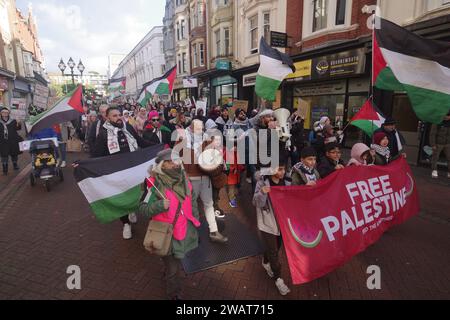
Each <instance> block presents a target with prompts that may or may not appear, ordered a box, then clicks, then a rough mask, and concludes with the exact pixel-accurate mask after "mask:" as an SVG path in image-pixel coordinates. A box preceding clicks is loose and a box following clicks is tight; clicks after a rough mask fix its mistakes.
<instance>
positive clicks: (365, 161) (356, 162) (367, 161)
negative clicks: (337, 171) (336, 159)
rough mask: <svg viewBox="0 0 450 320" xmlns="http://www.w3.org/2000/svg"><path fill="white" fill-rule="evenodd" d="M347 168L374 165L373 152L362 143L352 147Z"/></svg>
mask: <svg viewBox="0 0 450 320" xmlns="http://www.w3.org/2000/svg"><path fill="white" fill-rule="evenodd" d="M351 156H352V158H351V159H350V161H349V163H348V165H347V167H351V166H371V165H373V164H374V163H375V151H374V150H372V149H370V148H369V147H368V146H367V145H365V144H364V143H357V144H355V145H354V146H353V148H352V152H351Z"/></svg>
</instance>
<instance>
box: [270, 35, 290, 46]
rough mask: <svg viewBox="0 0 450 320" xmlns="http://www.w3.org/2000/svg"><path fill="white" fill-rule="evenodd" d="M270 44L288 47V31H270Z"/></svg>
mask: <svg viewBox="0 0 450 320" xmlns="http://www.w3.org/2000/svg"><path fill="white" fill-rule="evenodd" d="M270 46H271V47H274V48H287V47H288V35H287V33H283V32H276V31H270Z"/></svg>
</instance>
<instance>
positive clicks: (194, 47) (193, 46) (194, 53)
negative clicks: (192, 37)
mask: <svg viewBox="0 0 450 320" xmlns="http://www.w3.org/2000/svg"><path fill="white" fill-rule="evenodd" d="M192 53H193V55H194V57H193V61H192V63H193V65H194V68H197V67H198V51H197V44H196V43H194V44H193V45H192Z"/></svg>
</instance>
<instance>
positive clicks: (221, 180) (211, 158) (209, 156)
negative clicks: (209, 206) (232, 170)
mask: <svg viewBox="0 0 450 320" xmlns="http://www.w3.org/2000/svg"><path fill="white" fill-rule="evenodd" d="M198 165H199V167H200V170H201V171H202V172H204V173H205V174H206V175H208V176H209V177H210V178H211V183H212V185H213V187H214V188H215V189H222V188H223V187H224V186H225V185H226V184H227V179H228V177H227V175H226V174H225V173H224V172H223V168H224V167H223V165H224V160H223V156H222V153H221V152H220V151H219V150H216V149H208V150H205V151H203V152H202V153H201V154H200V156H199V157H198Z"/></svg>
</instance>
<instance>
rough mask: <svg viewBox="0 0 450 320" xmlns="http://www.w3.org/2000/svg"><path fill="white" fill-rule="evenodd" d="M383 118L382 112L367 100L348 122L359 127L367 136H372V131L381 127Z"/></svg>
mask: <svg viewBox="0 0 450 320" xmlns="http://www.w3.org/2000/svg"><path fill="white" fill-rule="evenodd" d="M385 120H386V119H385V117H384V116H383V115H382V113H381V112H380V111H379V110H378V109H377V108H376V107H374V106H373V105H372V102H371V101H370V100H367V101H366V103H365V104H364V106H363V107H362V108H361V110H359V112H358V113H357V114H356V115H355V116H354V117H353V119H352V120H351V121H350V124H351V125H353V126H355V127H358V128H360V129H361V130H362V131H364V132H365V133H366V134H367V135H368V136H369V137H372V136H373V133H374V132H375V131H376V130H378V129H380V128H381V127H382V125H383V123H384V121H385Z"/></svg>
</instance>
